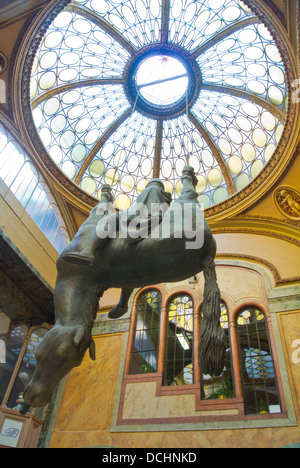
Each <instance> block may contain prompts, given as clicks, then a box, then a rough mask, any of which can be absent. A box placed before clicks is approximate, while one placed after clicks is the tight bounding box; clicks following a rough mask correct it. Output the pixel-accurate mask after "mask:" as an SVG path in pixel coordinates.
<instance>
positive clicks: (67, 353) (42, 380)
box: [22, 166, 226, 413]
mask: <svg viewBox="0 0 300 468" xmlns="http://www.w3.org/2000/svg"><path fill="white" fill-rule="evenodd" d="M181 180H182V184H183V189H182V193H181V195H180V196H179V197H178V198H177V199H176V200H175V201H174V202H173V203H172V204H171V199H170V195H168V194H167V193H166V192H164V189H163V184H162V182H160V181H159V180H158V179H154V180H153V181H150V182H149V183H148V185H147V187H146V189H145V190H144V191H143V192H142V194H141V195H140V196H139V197H138V199H137V202H139V203H140V204H142V205H143V206H146V207H148V208H149V205H151V204H152V205H153V206H156V207H157V206H158V204H159V203H160V204H161V206H162V207H163V209H161V210H159V213H158V212H156V214H155V216H152V218H151V216H150V217H149V215H147V216H144V217H143V216H140V217H139V218H137V217H136V216H137V215H136V212H135V210H134V209H129V210H128V212H126V213H125V212H119V213H116V212H115V211H114V212H109V209H107V207H108V208H109V206H112V201H113V200H112V194H111V191H110V189H109V187H108V186H105V187H103V189H102V195H101V198H100V201H99V205H98V206H97V207H95V208H93V210H92V211H91V213H90V216H89V218H88V219H87V220H86V222H85V223H84V224H83V225H82V226H81V228H80V229H79V231H78V233H77V234H76V236H75V237H74V239H73V240H72V242H71V243H70V244H69V245H68V246H67V248H66V249H65V250H64V251H63V252H62V254H61V255H60V256H59V258H58V260H57V270H58V275H57V281H56V287H55V293H54V306H55V313H56V322H55V325H54V326H53V328H52V329H51V330H50V331H49V332H48V333H47V334H46V335H45V337H44V339H43V341H42V342H41V343H40V345H39V346H38V348H37V351H36V361H37V365H36V369H35V372H34V375H33V378H32V380H31V382H30V383H29V385H28V386H27V388H26V389H25V392H24V407H23V410H22V412H23V413H26V412H27V411H28V410H29V408H30V407H40V406H44V405H46V404H47V403H48V402H49V401H50V400H51V397H52V394H53V392H54V390H55V388H56V387H57V385H58V383H59V382H60V380H61V379H62V378H63V377H64V376H65V375H67V374H68V373H69V372H70V371H71V370H72V369H73V367H75V366H79V365H80V364H81V362H82V360H83V357H84V355H85V353H86V351H87V349H89V352H90V357H91V358H92V359H93V360H95V343H94V341H93V338H92V327H93V323H94V320H95V317H96V313H97V310H98V306H99V299H100V298H101V296H102V295H103V293H104V292H105V291H106V290H107V289H109V288H121V289H122V293H121V298H120V302H119V304H118V305H117V306H116V307H115V308H114V309H113V310H112V311H110V313H109V317H110V318H112V319H116V318H118V317H120V316H121V315H123V314H124V313H125V312H126V311H127V304H128V300H129V297H130V295H131V293H132V291H133V290H134V289H135V288H138V287H144V286H149V285H154V284H158V283H162V282H168V283H169V282H177V281H182V280H184V279H187V278H190V277H192V276H195V275H196V274H198V273H199V272H201V271H203V273H204V279H205V286H204V295H203V304H202V309H201V322H200V340H199V364H200V368H201V370H202V372H203V373H205V374H210V375H220V374H221V373H222V371H223V367H224V360H225V347H226V346H225V335H224V332H223V329H222V328H221V326H220V313H221V312H220V291H219V288H218V285H217V281H216V272H215V262H214V259H215V254H216V242H215V240H214V238H213V236H212V233H211V230H210V228H209V226H208V224H207V222H206V221H205V219H204V216H203V213H202V210H201V207H200V205H199V203H198V201H197V198H198V194H197V192H196V190H195V187H196V184H197V178H196V177H195V174H194V170H193V168H191V167H190V166H185V167H184V169H183V173H182V178H181ZM155 203H156V204H155ZM134 206H135V204H134V205H133V207H134ZM139 206H140V205H139ZM104 208H105V209H104ZM181 212H182V213H183V214H184V216H178V213H179V214H180V213H181ZM147 213H148V212H147ZM125 215H126V222H125V226H127V227H129V228H130V226H131V229H132V226H135V228H136V229H135V230H136V232H137V233H138V235H128V233H127V236H124V235H120V233H121V232H122V229H121V226H122V216H123V217H124V216H125ZM153 218H154V221H155V222H153ZM137 219H138V222H134V221H136V220H137ZM149 220H150V221H151V222H150V221H149ZM199 220H200V222H199ZM103 222H105V223H106V224H105V225H106V231H107V233H109V232H110V231H109V230H110V228H111V227H112V226H113V225H114V226H116V229H115V231H111V232H112V233H113V234H115V235H112V236H109V235H106V236H105V235H101V232H102V234H103V230H105V229H104V228H103V226H104V224H103ZM101 223H102V228H101ZM123 225H124V223H123ZM99 226H100V228H99ZM101 229H102V231H101ZM132 230H133V229H132ZM200 231H201V232H200ZM145 232H146V234H145ZM142 234H144V235H142ZM193 241H194V245H193Z"/></svg>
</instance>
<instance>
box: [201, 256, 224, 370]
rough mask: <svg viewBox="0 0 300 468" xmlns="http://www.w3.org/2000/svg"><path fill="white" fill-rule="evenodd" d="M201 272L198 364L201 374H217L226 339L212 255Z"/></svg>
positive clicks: (221, 361) (222, 363)
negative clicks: (201, 299) (202, 290)
mask: <svg viewBox="0 0 300 468" xmlns="http://www.w3.org/2000/svg"><path fill="white" fill-rule="evenodd" d="M203 273H204V280H205V284H204V295H203V304H202V310H201V317H200V342H199V365H200V369H201V372H202V373H203V374H209V375H211V376H213V375H215V376H218V375H221V374H222V372H223V369H224V364H225V353H226V339H225V333H224V330H223V329H222V327H221V325H220V316H221V306H220V302H221V294H220V290H219V287H218V284H217V278H216V270H215V262H214V259H213V257H211V256H210V257H207V261H206V263H205V264H204V268H203Z"/></svg>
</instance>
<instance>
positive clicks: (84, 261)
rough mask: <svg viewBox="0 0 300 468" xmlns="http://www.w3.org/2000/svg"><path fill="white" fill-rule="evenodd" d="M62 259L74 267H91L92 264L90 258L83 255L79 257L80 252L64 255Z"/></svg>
mask: <svg viewBox="0 0 300 468" xmlns="http://www.w3.org/2000/svg"><path fill="white" fill-rule="evenodd" d="M62 259H63V260H64V261H65V262H68V263H73V264H74V265H87V266H91V265H92V264H93V259H92V258H90V257H86V256H85V255H81V254H80V252H78V253H68V254H65V255H63V256H62Z"/></svg>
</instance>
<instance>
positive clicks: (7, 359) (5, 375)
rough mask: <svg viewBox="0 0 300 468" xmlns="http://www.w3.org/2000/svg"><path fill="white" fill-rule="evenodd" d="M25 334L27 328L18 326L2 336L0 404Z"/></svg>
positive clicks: (10, 378)
mask: <svg viewBox="0 0 300 468" xmlns="http://www.w3.org/2000/svg"><path fill="white" fill-rule="evenodd" d="M27 333H28V328H27V327H26V325H19V326H17V327H14V328H13V329H12V330H11V332H10V333H8V334H7V335H5V336H3V341H4V343H5V348H4V351H3V354H2V362H1V364H0V404H1V402H3V400H4V396H5V394H6V391H7V389H8V387H9V385H10V381H11V380H12V376H13V373H14V370H15V368H16V365H17V361H18V359H19V356H20V354H21V350H22V348H23V345H24V342H25V339H26V335H27ZM4 353H5V354H4ZM5 403H6V402H5Z"/></svg>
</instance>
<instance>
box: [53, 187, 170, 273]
mask: <svg viewBox="0 0 300 468" xmlns="http://www.w3.org/2000/svg"><path fill="white" fill-rule="evenodd" d="M103 202H104V203H106V202H107V199H106V198H104V200H102V199H101V200H100V202H99V205H98V207H101V205H102V203H103ZM153 204H156V205H157V206H161V207H162V208H164V210H163V213H162V212H161V210H158V211H156V212H154V216H153V211H151V205H153ZM170 204H171V195H170V194H169V193H168V192H165V190H164V185H163V183H162V182H161V181H160V180H159V179H153V180H151V181H150V182H149V183H148V184H147V186H146V188H145V189H144V190H143V192H142V193H141V194H140V195H139V196H138V197H137V199H136V202H135V203H134V204H133V206H132V207H130V208H129V210H127V212H113V213H112V212H110V214H108V215H107V216H106V217H105V224H106V226H107V225H111V226H113V227H116V229H117V231H118V230H119V229H120V227H121V226H122V220H123V219H124V218H125V222H126V223H127V226H128V227H130V223H131V222H132V221H133V220H134V218H135V217H136V216H137V211H138V210H139V207H142V206H144V207H145V210H144V215H143V214H142V216H141V218H140V219H139V221H140V224H142V226H144V231H145V230H146V231H147V232H146V233H145V232H144V235H145V234H149V232H150V230H151V227H153V226H155V225H157V224H159V223H160V222H161V221H162V217H163V214H164V211H165V210H166V209H167V208H168V207H169V206H170ZM98 207H96V208H98ZM110 207H111V205H110ZM108 208H109V206H108ZM151 215H152V216H151ZM91 216H93V217H95V216H97V217H98V219H97V221H101V217H99V214H98V215H97V209H95V208H94V209H93V210H92V212H91V214H90V217H91ZM143 216H144V218H143ZM155 218H156V219H155ZM102 219H103V220H104V217H102ZM89 221H90V220H89V218H88V220H87V222H89ZM92 224H93V231H92V233H91V236H90V239H89V241H88V244H87V245H86V247H85V248H84V249H83V250H82V251H81V252H67V253H65V254H64V253H63V254H62V258H63V260H65V261H67V262H70V263H75V264H85V265H92V264H93V262H94V257H95V252H96V251H97V250H99V249H103V248H104V247H105V245H106V244H107V242H108V241H109V237H108V236H107V230H106V231H105V232H103V235H101V234H102V233H101V232H100V233H99V224H98V225H97V231H96V226H95V223H92ZM123 228H124V226H123ZM139 232H142V231H139ZM128 234H129V235H130V232H129V233H128ZM128 240H129V242H130V243H136V242H138V241H140V240H141V237H140V236H139V235H137V236H136V235H135V236H134V233H132V236H130V238H129V239H128Z"/></svg>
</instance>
